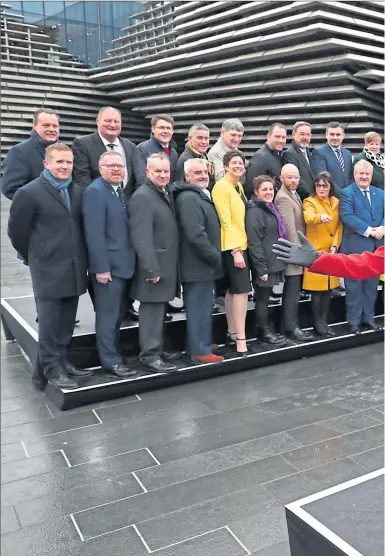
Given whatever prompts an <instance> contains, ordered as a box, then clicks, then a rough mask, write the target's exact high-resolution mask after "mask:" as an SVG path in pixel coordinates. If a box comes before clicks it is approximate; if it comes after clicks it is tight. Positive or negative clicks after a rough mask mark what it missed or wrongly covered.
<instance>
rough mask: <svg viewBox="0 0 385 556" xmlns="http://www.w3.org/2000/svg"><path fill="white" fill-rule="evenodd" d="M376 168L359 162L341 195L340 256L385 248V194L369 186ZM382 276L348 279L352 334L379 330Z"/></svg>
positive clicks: (346, 282) (347, 297)
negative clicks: (376, 317)
mask: <svg viewBox="0 0 385 556" xmlns="http://www.w3.org/2000/svg"><path fill="white" fill-rule="evenodd" d="M372 175H373V167H372V165H371V164H370V162H369V161H367V160H360V161H359V162H357V164H356V165H355V167H354V182H353V183H352V184H351V185H350V186H349V187H346V188H345V189H344V190H343V191H342V194H341V199H340V215H341V219H342V221H343V223H344V232H343V236H342V243H341V247H340V251H341V253H345V255H350V254H353V253H356V254H359V253H364V252H365V251H370V252H372V253H373V252H374V251H375V250H376V249H377V248H378V247H381V246H382V245H383V238H384V232H385V228H384V192H383V191H382V190H381V189H378V188H377V187H372V186H371V185H370V183H371V179H372ZM378 282H379V277H377V278H371V279H370V280H345V288H346V313H347V321H348V323H349V325H350V329H351V332H352V333H353V334H360V332H361V327H363V328H367V329H368V328H369V329H376V328H377V327H376V325H375V324H374V307H375V303H376V298H377V286H378Z"/></svg>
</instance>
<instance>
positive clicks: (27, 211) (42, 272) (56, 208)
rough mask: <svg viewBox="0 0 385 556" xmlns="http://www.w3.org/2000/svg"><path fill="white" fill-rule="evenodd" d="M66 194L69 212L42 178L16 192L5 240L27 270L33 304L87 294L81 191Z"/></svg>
mask: <svg viewBox="0 0 385 556" xmlns="http://www.w3.org/2000/svg"><path fill="white" fill-rule="evenodd" d="M68 191H69V195H70V199H71V210H70V211H68V210H67V208H66V207H65V205H64V202H63V200H62V198H61V196H60V193H59V192H58V190H57V189H55V188H54V187H53V186H52V185H51V184H50V183H49V182H48V180H47V179H46V178H45V177H44V176H40V177H39V178H37V179H36V180H34V181H32V182H30V183H28V184H27V185H25V186H24V187H22V188H21V189H19V190H18V191H17V192H16V194H15V196H14V198H13V201H12V205H11V209H10V215H9V222H8V235H9V237H10V239H11V242H12V245H13V246H14V248H15V249H16V250H17V251H18V252H19V253H20V254H21V255H22V257H23V259H24V260H25V261H27V263H28V264H29V268H30V271H31V277H32V284H33V289H34V293H35V295H36V297H37V298H41V299H62V298H64V297H72V296H78V295H81V294H83V293H85V292H86V291H87V253H86V246H85V241H84V236H83V225H82V196H83V191H82V189H81V188H80V187H78V186H77V185H76V184H75V183H74V182H72V183H71V184H70V186H69V188H68Z"/></svg>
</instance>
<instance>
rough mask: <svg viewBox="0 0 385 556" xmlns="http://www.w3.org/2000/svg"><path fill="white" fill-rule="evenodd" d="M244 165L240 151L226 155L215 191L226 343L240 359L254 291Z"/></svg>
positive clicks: (245, 352)
mask: <svg viewBox="0 0 385 556" xmlns="http://www.w3.org/2000/svg"><path fill="white" fill-rule="evenodd" d="M245 161H246V159H245V156H244V154H243V153H241V152H240V151H238V150H231V151H228V152H227V153H225V155H224V156H223V165H224V169H225V175H224V177H223V178H221V179H220V180H219V181H217V182H216V184H215V185H214V188H213V191H212V199H213V202H214V205H215V208H216V210H217V213H218V216H219V220H220V223H221V250H222V260H223V266H224V268H225V274H226V282H227V284H226V286H227V293H226V296H225V308H226V317H227V328H228V332H227V340H228V343H229V344H230V343H232V344H234V343H235V344H236V347H237V354H238V356H240V357H245V356H246V355H248V351H247V345H246V313H247V298H248V293H249V291H250V290H251V284H250V270H249V264H248V255H247V236H246V230H245V213H246V204H247V199H246V197H245V193H244V191H243V187H242V185H241V183H240V179H241V178H242V176H243V174H244V173H245Z"/></svg>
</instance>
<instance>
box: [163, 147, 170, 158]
mask: <svg viewBox="0 0 385 556" xmlns="http://www.w3.org/2000/svg"><path fill="white" fill-rule="evenodd" d="M163 150H164V152H165V153H166V155H167V156H168V158H170V147H163Z"/></svg>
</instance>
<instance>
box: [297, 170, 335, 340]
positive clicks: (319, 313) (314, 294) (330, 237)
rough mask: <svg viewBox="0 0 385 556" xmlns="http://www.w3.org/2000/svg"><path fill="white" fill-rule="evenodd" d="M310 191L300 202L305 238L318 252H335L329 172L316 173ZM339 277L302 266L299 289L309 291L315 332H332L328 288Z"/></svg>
mask: <svg viewBox="0 0 385 556" xmlns="http://www.w3.org/2000/svg"><path fill="white" fill-rule="evenodd" d="M313 187H314V194H313V195H311V196H310V197H308V198H307V199H305V200H304V202H303V213H304V219H305V223H306V237H307V239H308V240H309V241H310V243H311V244H312V245H313V246H314V248H315V249H317V251H319V252H320V253H336V252H337V251H338V248H339V246H340V243H341V240H342V221H341V220H340V216H339V200H338V199H337V197H335V195H334V185H333V181H332V177H331V175H330V174H329V172H320V173H319V174H317V175H316V177H315V178H314V181H313ZM339 283H340V281H339V278H337V277H335V276H325V275H323V274H315V273H313V272H309V271H308V270H306V269H305V272H304V278H303V289H304V290H309V291H311V304H312V312H313V322H314V330H315V331H316V332H317V334H318V335H320V336H323V337H330V336H333V335H334V332H333V330H332V329H331V328H330V327H329V326H328V323H327V317H328V311H329V305H330V298H331V290H332V289H333V288H337V287H338V286H339Z"/></svg>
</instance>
